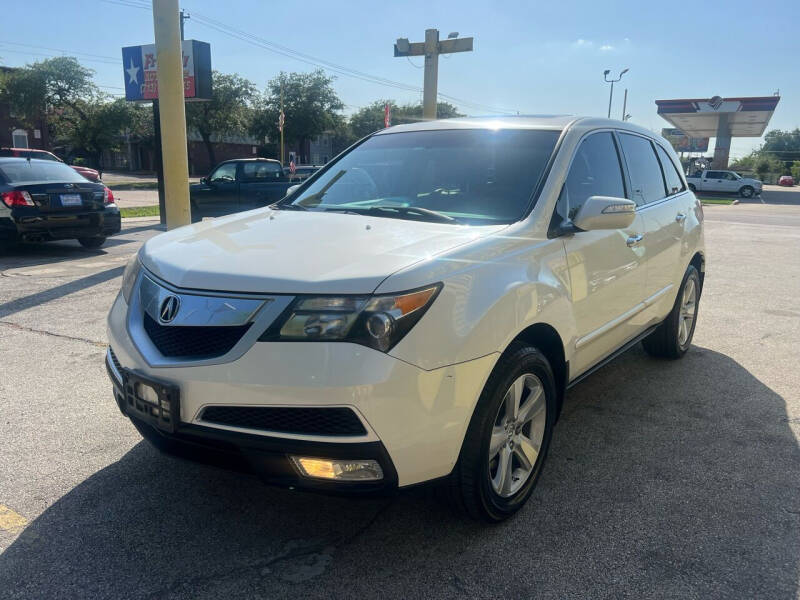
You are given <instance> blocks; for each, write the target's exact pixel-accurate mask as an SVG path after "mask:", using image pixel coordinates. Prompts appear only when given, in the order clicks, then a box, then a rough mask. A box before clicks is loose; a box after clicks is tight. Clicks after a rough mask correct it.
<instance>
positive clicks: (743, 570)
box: [0, 347, 800, 599]
mask: <svg viewBox="0 0 800 600" xmlns="http://www.w3.org/2000/svg"><path fill="white" fill-rule="evenodd" d="M799 567H800V449H799V448H798V442H797V439H796V437H795V435H794V433H793V432H792V430H791V429H790V423H789V419H788V417H787V412H786V407H785V403H784V400H783V399H782V398H781V397H780V396H779V395H777V394H776V393H774V392H773V391H772V390H770V389H769V388H768V387H767V386H765V385H764V384H762V383H761V382H760V381H759V380H758V379H757V378H755V377H754V376H753V375H751V374H750V373H749V372H748V371H747V370H746V369H744V368H743V367H742V366H741V365H739V364H738V363H737V362H735V361H734V360H732V359H731V358H729V357H727V356H725V355H723V354H720V353H717V352H714V351H711V350H708V349H704V348H700V347H694V348H693V349H692V350H691V351H690V352H689V354H688V355H687V356H686V357H685V359H684V360H682V361H676V362H668V361H657V360H653V359H650V358H648V357H647V356H646V355H645V354H644V352H643V351H642V350H641V349H639V348H638V347H637V348H636V349H634V350H632V351H630V352H629V353H627V354H626V355H625V356H623V357H621V358H620V359H619V360H617V361H616V362H615V363H613V364H611V365H609V366H608V367H607V368H605V369H603V370H602V371H600V372H598V373H597V374H595V375H593V376H592V377H590V378H588V379H587V380H586V381H585V382H583V383H582V384H580V385H579V386H577V387H576V388H574V389H573V390H571V391H570V392H569V394H568V398H567V404H566V407H565V410H564V414H563V415H562V417H561V420H560V422H559V424H558V425H557V427H556V431H555V437H554V442H553V446H552V448H551V452H550V457H549V461H548V464H547V465H546V467H545V469H544V473H543V476H542V478H541V480H540V483H539V485H538V487H537V489H536V490H535V492H534V495H533V497H532V499H531V501H530V503H529V504H528V506H526V507H525V508H524V509H523V510H522V511H521V512H520V513H519V514H518V515H517V516H516V517H515V518H513V519H511V520H510V521H508V522H506V523H503V524H501V525H498V526H489V525H483V524H479V523H473V522H470V521H467V520H465V519H463V518H461V517H458V516H456V515H454V514H452V513H451V512H450V511H449V509H448V508H447V507H446V506H444V505H442V504H441V503H439V502H438V501H437V500H435V499H434V498H433V495H432V494H430V493H429V492H428V491H425V490H416V491H413V492H409V493H404V494H401V495H399V496H396V497H393V498H389V499H348V498H340V497H328V496H317V495H311V494H304V493H296V492H291V491H284V490H277V489H273V488H268V487H265V486H262V485H261V484H260V483H259V482H258V481H257V480H255V479H250V478H246V477H243V476H241V475H238V474H234V473H228V472H224V471H218V470H214V469H212V468H209V467H204V466H201V465H196V464H193V463H186V462H181V461H179V460H177V459H172V458H169V457H165V456H161V455H159V454H157V453H156V452H155V451H154V450H153V449H152V448H150V447H149V446H148V445H146V444H144V443H139V444H137V445H136V446H135V447H134V448H133V449H132V450H130V451H129V452H128V453H127V454H125V455H124V456H123V457H122V458H121V459H120V460H119V461H117V462H115V463H113V464H111V465H109V466H108V467H106V468H105V469H103V470H101V471H99V472H97V473H95V474H94V475H92V476H91V477H89V478H88V479H87V480H85V481H84V482H82V483H81V484H79V485H78V486H76V487H75V488H74V489H72V490H71V491H70V492H69V493H67V494H66V495H65V496H63V497H62V498H61V499H60V500H58V501H57V502H56V503H55V504H53V505H52V506H51V507H49V508H48V509H47V510H45V511H44V513H43V514H42V515H41V516H40V517H39V518H37V519H36V520H34V521H33V522H32V523H31V524H30V525H28V527H27V528H26V529H25V530H24V531H23V533H22V534H21V535H20V536H19V538H18V539H17V540H16V541H15V542H14V543H13V544H12V545H11V546H10V547H9V548H8V549H7V551H6V552H5V553H4V554H3V555H2V556H0V589H2V590H4V594H7V596H6V597H8V598H17V597H19V598H39V597H55V596H63V597H87V598H88V597H109V598H123V597H151V596H152V597H158V598H162V597H170V598H219V597H228V598H239V597H271V598H272V597H302V598H330V597H354V598H356V597H364V598H366V597H375V596H383V597H390V598H393V597H406V598H415V597H422V596H425V597H453V596H470V597H508V598H518V597H531V596H537V597H540V596H541V597H553V598H560V597H566V596H571V597H593V598H601V597H618V596H623V595H625V596H631V597H715V598H720V597H737V598H743V597H764V598H773V599H774V598H786V599H788V598H795V597H796V594H797V591H798V576H799V573H798V568H799Z"/></svg>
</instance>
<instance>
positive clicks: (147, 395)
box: [134, 383, 158, 406]
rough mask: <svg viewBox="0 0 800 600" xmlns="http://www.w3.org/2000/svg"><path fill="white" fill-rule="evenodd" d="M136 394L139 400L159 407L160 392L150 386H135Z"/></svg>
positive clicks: (141, 384)
mask: <svg viewBox="0 0 800 600" xmlns="http://www.w3.org/2000/svg"><path fill="white" fill-rule="evenodd" d="M134 393H135V394H136V397H137V398H138V399H139V400H142V401H144V402H147V403H148V404H155V405H156V406H158V392H157V391H155V390H154V389H153V388H151V387H150V386H149V385H145V384H143V383H137V384H136V385H135V386H134Z"/></svg>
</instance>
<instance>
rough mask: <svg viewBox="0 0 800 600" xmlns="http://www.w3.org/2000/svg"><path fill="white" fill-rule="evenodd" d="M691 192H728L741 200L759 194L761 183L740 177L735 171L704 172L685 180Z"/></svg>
mask: <svg viewBox="0 0 800 600" xmlns="http://www.w3.org/2000/svg"><path fill="white" fill-rule="evenodd" d="M686 181H687V182H688V184H689V189H691V190H692V191H693V192H730V193H732V194H738V195H739V196H741V197H742V198H752V197H753V196H757V195H759V194H761V190H762V188H763V185H764V184H763V183H761V181H759V180H758V179H750V178H749V177H742V176H741V175H739V174H738V173H736V172H735V171H713V170H705V171H700V172H698V173H694V174H693V175H690V176H689V177H687V178H686Z"/></svg>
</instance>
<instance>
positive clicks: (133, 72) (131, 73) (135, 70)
mask: <svg viewBox="0 0 800 600" xmlns="http://www.w3.org/2000/svg"><path fill="white" fill-rule="evenodd" d="M125 70H126V71H127V72H128V77H130V80H129V81H128V83H136V84H138V83H139V67H134V66H133V59H131V67H130V68H129V69H125Z"/></svg>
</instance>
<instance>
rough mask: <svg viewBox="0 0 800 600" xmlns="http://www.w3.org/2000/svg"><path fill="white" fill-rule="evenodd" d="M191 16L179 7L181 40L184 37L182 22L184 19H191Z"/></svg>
mask: <svg viewBox="0 0 800 600" xmlns="http://www.w3.org/2000/svg"><path fill="white" fill-rule="evenodd" d="M191 18H192V17H191V15H190V14H189V13H187V12H186V11H185V10H183V9H181V14H180V19H181V41H183V40H184V39H185V38H184V37H183V24H184V23H185V22H186V21H188V20H189V19H191Z"/></svg>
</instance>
